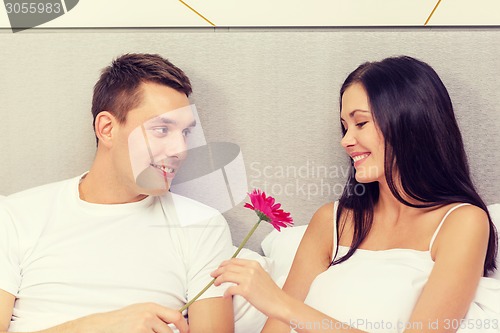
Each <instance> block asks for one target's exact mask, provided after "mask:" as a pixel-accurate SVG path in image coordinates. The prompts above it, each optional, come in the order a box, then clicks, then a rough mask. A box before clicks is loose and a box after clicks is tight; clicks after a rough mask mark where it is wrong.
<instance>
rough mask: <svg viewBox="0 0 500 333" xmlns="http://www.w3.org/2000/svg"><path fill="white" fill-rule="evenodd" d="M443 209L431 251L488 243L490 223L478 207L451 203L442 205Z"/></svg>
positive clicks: (481, 245)
mask: <svg viewBox="0 0 500 333" xmlns="http://www.w3.org/2000/svg"><path fill="white" fill-rule="evenodd" d="M443 210H444V211H445V213H444V216H443V219H442V221H441V223H440V226H439V227H440V229H438V230H436V240H435V243H434V246H433V249H432V250H433V252H435V251H439V249H448V250H449V251H453V248H457V247H467V248H474V247H485V245H486V244H488V237H489V233H490V225H489V219H488V214H487V213H486V212H485V211H484V210H483V209H482V208H480V207H478V206H475V205H471V204H463V203H453V204H449V205H446V206H444V207H443Z"/></svg>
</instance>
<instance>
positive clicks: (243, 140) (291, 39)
mask: <svg viewBox="0 0 500 333" xmlns="http://www.w3.org/2000/svg"><path fill="white" fill-rule="evenodd" d="M0 46H1V49H2V52H1V55H0V73H1V78H0V147H1V154H2V162H1V164H0V194H3V195H8V194H11V193H14V192H16V191H19V190H22V189H26V188H29V187H32V186H35V185H40V184H44V183H47V182H52V181H56V180H60V179H64V178H69V177H73V176H76V175H78V174H80V173H82V172H84V171H85V170H86V169H87V168H88V167H89V166H90V162H91V161H92V158H93V154H94V150H95V148H94V137H93V133H92V128H91V116H90V101H91V94H92V87H93V84H94V83H95V81H96V80H97V77H98V75H99V71H100V69H101V68H103V67H104V66H106V65H107V64H109V62H110V61H111V59H112V58H114V57H116V56H117V55H120V54H122V53H127V52H150V53H160V54H162V55H163V56H165V57H167V58H169V59H170V60H171V61H172V62H174V63H175V64H176V65H178V66H179V67H181V68H182V69H184V70H185V71H186V72H187V74H188V75H189V76H190V78H191V80H192V82H193V86H194V95H193V97H192V100H193V102H194V103H196V106H197V108H198V112H199V113H200V118H201V122H202V124H203V128H204V131H205V135H206V137H207V140H208V141H211V142H215V141H228V142H233V143H236V144H238V145H239V146H240V147H241V151H242V153H243V157H244V161H245V165H246V170H247V176H248V181H249V187H255V186H256V187H261V188H265V189H267V192H268V193H269V194H272V195H274V196H276V197H277V198H278V199H279V200H280V201H281V202H282V203H283V205H284V208H285V209H287V210H290V211H291V212H292V214H293V217H294V218H295V220H296V223H297V224H305V223H307V222H308V221H309V218H310V217H311V215H312V213H313V212H314V210H315V209H316V208H317V207H318V206H320V205H321V204H322V203H324V202H327V201H330V200H334V199H336V198H337V197H338V195H339V194H340V191H341V186H342V184H343V183H344V179H345V176H344V172H343V171H344V170H345V166H346V164H347V158H346V157H345V156H344V153H343V150H342V149H341V148H340V145H339V140H340V129H339V124H338V90H339V87H340V84H341V82H342V81H343V79H344V78H345V76H346V75H347V74H348V73H349V72H350V71H352V70H353V69H354V68H355V67H356V66H357V65H359V64H360V63H362V62H364V61H370V60H380V59H382V58H384V57H387V56H391V55H400V54H407V55H410V56H414V57H417V58H420V59H422V60H424V61H426V62H428V63H429V64H430V65H431V66H433V67H434V68H435V69H436V70H437V72H438V73H439V74H440V76H441V78H442V79H443V81H444V83H445V84H446V86H447V87H448V89H449V92H450V94H451V97H452V100H453V102H454V105H455V109H456V113H457V117H458V120H459V123H460V126H461V129H462V133H463V136H464V140H465V143H466V149H467V151H468V154H469V160H470V164H471V167H472V170H473V176H474V179H475V182H476V185H477V187H478V189H479V191H480V193H481V194H482V195H483V196H484V198H485V200H486V202H487V203H488V204H491V203H495V202H500V172H499V170H498V167H499V164H500V163H499V162H500V150H499V147H500V135H499V133H500V80H499V78H500V58H499V54H500V28H488V29H479V28H478V29H460V28H455V29H447V28H441V29H436V28H419V29H333V28H332V29H300V30H297V29H274V30H272V29H268V30H265V29H224V28H218V29H215V30H214V29H204V30H201V29H187V30H186V29H170V30H168V29H167V30H161V29H155V30H148V29H142V30H139V29H137V30H102V31H95V30H67V31H57V30H28V31H26V32H23V33H17V34H12V33H11V31H10V30H2V31H0ZM225 216H226V217H227V219H228V220H229V222H230V225H231V228H232V232H233V238H234V241H235V243H239V241H240V240H241V238H242V237H243V235H244V234H245V233H246V231H247V230H248V229H249V228H250V227H251V225H252V223H253V221H254V220H255V218H254V216H253V215H252V213H251V212H249V211H247V210H244V209H242V204H240V205H239V206H238V207H236V208H234V209H232V210H230V211H228V212H226V213H225ZM269 231H270V227H269V226H266V227H261V228H260V229H259V230H258V231H257V235H256V236H254V237H253V238H252V239H251V242H250V243H249V247H250V248H252V249H258V248H259V242H260V241H261V239H262V237H263V235H264V234H266V233H267V232H269Z"/></svg>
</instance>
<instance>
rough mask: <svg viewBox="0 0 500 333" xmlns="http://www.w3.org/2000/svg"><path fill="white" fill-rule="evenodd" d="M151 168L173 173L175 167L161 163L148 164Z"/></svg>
mask: <svg viewBox="0 0 500 333" xmlns="http://www.w3.org/2000/svg"><path fill="white" fill-rule="evenodd" d="M150 165H151V166H152V167H153V168H156V169H159V170H160V171H163V172H164V173H166V174H175V168H174V167H173V166H168V165H163V164H154V163H151V164H150Z"/></svg>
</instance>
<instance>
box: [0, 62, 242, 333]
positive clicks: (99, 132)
mask: <svg viewBox="0 0 500 333" xmlns="http://www.w3.org/2000/svg"><path fill="white" fill-rule="evenodd" d="M190 93H191V85H190V82H189V79H188V78H187V77H186V75H185V74H184V73H183V72H182V71H181V70H180V69H179V68H177V67H176V66H174V65H173V64H171V63H170V62H169V61H167V60H166V59H163V58H162V57H160V56H158V55H150V54H127V55H123V56H121V57H120V58H118V59H116V60H115V61H114V62H113V63H112V64H111V66H109V67H107V68H106V69H105V70H104V71H103V72H102V75H101V77H100V79H99V81H98V82H97V83H96V85H95V87H94V96H93V103H92V114H93V118H94V130H95V134H96V138H97V153H96V157H95V160H94V162H93V164H92V167H91V169H90V171H89V172H88V173H86V174H84V175H83V176H81V177H77V178H74V179H70V180H66V181H62V182H58V183H54V184H49V185H45V186H41V187H38V188H35V189H31V190H27V191H23V192H20V193H17V194H14V195H11V196H9V197H7V198H5V199H4V200H2V202H1V203H0V333H1V332H6V331H9V332H34V331H39V330H43V332H46V333H65V332H86V333H87V332H89V333H90V332H106V333H114V332H116V333H123V332H130V333H134V332H156V333H163V332H172V329H173V326H172V325H174V326H175V327H177V329H179V330H180V332H187V330H188V324H187V322H186V320H185V319H184V317H183V316H182V315H181V313H180V312H179V309H180V308H181V307H182V306H183V305H184V304H185V303H187V302H188V301H189V300H190V299H192V298H194V296H195V295H196V294H197V293H198V292H199V291H200V290H201V289H202V288H203V287H204V286H205V285H206V284H207V283H208V282H210V280H211V277H210V272H211V271H213V270H215V269H216V268H217V267H218V265H219V264H220V262H221V261H223V260H225V259H227V258H229V257H230V256H231V254H232V245H231V237H230V233H229V229H228V226H227V223H226V222H225V220H224V218H223V217H222V216H221V215H220V214H218V212H215V211H214V210H212V209H210V208H208V207H206V206H203V205H201V204H199V203H197V202H194V201H192V200H190V199H188V198H184V197H180V196H176V195H174V194H170V193H169V192H168V190H169V186H170V182H171V179H172V178H173V176H174V175H175V172H176V171H177V169H178V167H179V166H180V164H181V162H182V160H183V159H184V158H185V156H186V150H187V137H188V136H189V132H190V131H192V130H193V129H194V128H195V127H196V121H195V117H194V115H193V112H192V108H191V107H190V104H189V100H188V96H189V94H190ZM223 293H224V290H223V289H220V288H211V289H209V290H208V291H207V292H206V293H204V294H203V296H202V297H200V299H198V300H197V301H195V302H194V303H193V304H192V305H191V306H190V307H189V309H188V315H189V331H190V332H191V333H196V332H233V326H234V323H233V307H232V302H231V299H230V298H222V297H221V296H222V295H223ZM168 324H170V325H168Z"/></svg>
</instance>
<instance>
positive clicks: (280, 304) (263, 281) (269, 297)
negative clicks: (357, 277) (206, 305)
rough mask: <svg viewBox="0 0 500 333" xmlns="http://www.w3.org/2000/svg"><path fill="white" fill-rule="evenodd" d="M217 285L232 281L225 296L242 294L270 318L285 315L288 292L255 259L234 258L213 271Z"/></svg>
mask: <svg viewBox="0 0 500 333" xmlns="http://www.w3.org/2000/svg"><path fill="white" fill-rule="evenodd" d="M211 275H212V277H214V278H216V280H215V283H214V284H215V285H216V286H219V285H220V284H222V283H224V282H232V283H234V284H236V285H235V286H231V287H229V288H228V289H227V290H226V292H225V294H224V297H228V296H232V295H240V296H242V297H244V298H245V299H246V300H247V301H249V302H250V303H251V304H252V305H253V306H255V307H256V308H257V309H258V310H259V311H261V312H262V313H264V314H265V315H267V316H268V317H270V318H280V317H283V316H284V311H286V310H285V309H286V308H285V306H286V304H287V302H286V298H287V296H288V295H287V294H286V293H285V292H284V291H283V290H281V288H279V287H278V286H277V285H276V283H274V281H273V279H272V278H271V276H269V274H268V273H267V272H266V271H265V270H264V269H263V268H262V266H261V265H260V264H259V263H258V262H257V261H254V260H246V259H238V258H233V259H231V260H227V261H224V262H222V263H221V264H220V266H219V268H217V270H215V271H214V272H212V274H211Z"/></svg>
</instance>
